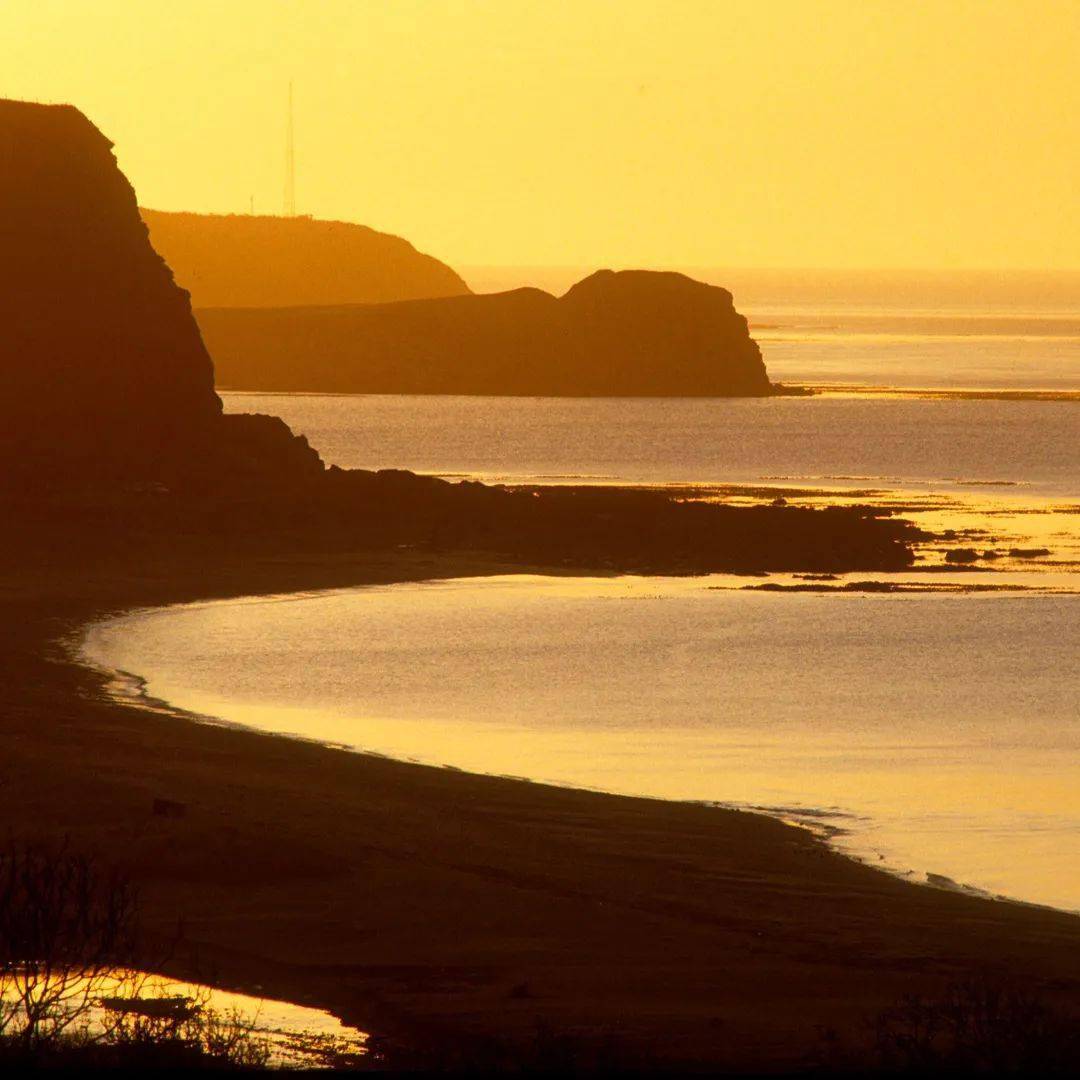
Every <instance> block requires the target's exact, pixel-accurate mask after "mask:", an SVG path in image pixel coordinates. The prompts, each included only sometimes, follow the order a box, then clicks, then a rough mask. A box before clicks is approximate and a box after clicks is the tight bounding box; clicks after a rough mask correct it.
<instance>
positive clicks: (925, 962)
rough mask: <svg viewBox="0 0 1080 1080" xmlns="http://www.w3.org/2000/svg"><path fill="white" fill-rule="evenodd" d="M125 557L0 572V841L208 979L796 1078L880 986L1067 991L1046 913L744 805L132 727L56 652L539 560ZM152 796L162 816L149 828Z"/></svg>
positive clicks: (1071, 994) (450, 1042)
mask: <svg viewBox="0 0 1080 1080" xmlns="http://www.w3.org/2000/svg"><path fill="white" fill-rule="evenodd" d="M147 555H148V553H146V552H143V553H142V556H141V558H140V559H139V560H137V565H136V566H135V567H133V566H132V565H131V563H130V555H128V556H127V557H124V553H115V554H114V555H113V557H111V558H109V557H107V558H105V559H103V560H98V561H97V562H96V563H95V562H94V561H93V560H91V563H90V566H89V572H87V561H86V558H85V556H84V557H83V559H82V560H81V562H82V565H81V566H79V564H78V563H76V564H75V566H72V567H71V568H70V569H68V570H66V571H63V570H58V569H56V565H57V564H56V563H55V562H53V561H52V560H51V559H50V558H49V553H48V552H43V553H41V555H40V556H39V558H38V559H37V560H36V561H37V562H38V565H37V567H36V568H35V567H33V566H31V567H29V568H28V567H27V565H26V563H25V562H24V563H23V564H22V565H16V566H14V567H12V568H11V569H12V570H13V571H14V572H8V573H5V574H4V575H3V577H2V578H0V585H2V586H3V592H2V595H3V597H4V601H5V603H4V618H3V623H2V624H0V635H2V637H3V640H4V641H5V645H6V646H7V648H6V649H5V682H6V691H7V692H6V694H5V697H4V701H5V705H6V707H7V712H8V725H7V726H8V728H9V732H8V735H9V737H8V739H7V740H6V743H7V746H8V754H7V758H8V761H7V763H6V768H5V769H4V771H3V774H2V775H3V783H4V787H5V794H6V795H7V797H8V804H9V806H10V807H11V812H10V814H9V829H10V830H11V831H12V832H13V834H32V833H37V834H38V835H43V836H52V837H54V838H55V837H56V836H57V835H64V834H67V835H69V836H70V837H71V842H72V843H73V844H77V845H79V846H81V847H86V848H88V849H91V850H96V851H99V852H100V853H101V854H102V855H103V857H109V858H111V859H113V860H115V861H118V862H119V863H120V864H121V865H123V866H124V867H125V868H126V869H128V871H129V872H130V873H131V874H132V876H133V877H134V878H135V880H136V881H137V882H138V884H139V885H140V888H141V891H142V895H143V898H144V911H145V914H146V917H147V920H148V923H149V924H150V925H151V927H156V928H158V929H159V930H160V931H161V932H164V931H165V928H166V927H168V926H170V925H172V923H173V922H174V921H175V918H176V917H177V916H183V917H184V919H185V921H186V924H187V926H188V936H189V939H190V941H191V943H192V944H193V945H197V946H198V949H199V953H200V955H201V956H202V958H203V961H204V962H208V963H210V964H211V965H212V967H213V970H214V972H215V974H216V978H215V981H216V982H218V983H220V984H222V985H227V986H234V987H236V988H240V989H254V990H255V991H256V992H258V993H265V994H266V995H267V996H277V997H282V998H285V999H288V1000H294V1001H297V1002H298V1003H303V1004H316V1005H318V1006H320V1007H324V1008H327V1009H329V1010H331V1011H332V1012H334V1014H335V1015H337V1016H339V1017H341V1018H342V1019H343V1020H344V1021H346V1022H348V1023H350V1024H354V1025H355V1026H358V1027H360V1028H361V1029H363V1030H368V1031H373V1032H376V1033H377V1034H379V1035H381V1036H387V1037H389V1039H390V1040H391V1043H390V1045H391V1047H392V1048H396V1049H394V1052H393V1053H392V1054H391V1060H392V1061H396V1062H398V1063H401V1062H411V1063H415V1062H418V1061H419V1062H423V1061H427V1062H429V1063H430V1062H434V1061H452V1060H457V1059H459V1058H460V1057H461V1055H468V1054H475V1052H476V1051H477V1048H478V1047H482V1048H486V1050H485V1052H488V1051H491V1050H492V1048H493V1047H495V1048H498V1047H502V1048H504V1049H505V1048H507V1047H513V1048H516V1049H517V1051H520V1052H524V1053H527V1052H528V1048H530V1047H533V1046H534V1045H535V1042H536V1038H537V1034H536V1032H537V1024H538V1022H539V1023H542V1024H544V1025H546V1026H547V1028H548V1029H549V1030H552V1031H556V1032H562V1031H569V1032H572V1033H574V1035H575V1037H580V1038H581V1039H584V1040H589V1039H592V1040H602V1039H608V1038H615V1039H617V1040H618V1041H620V1043H624V1044H625V1045H626V1046H627V1047H628V1048H629V1049H630V1050H632V1052H634V1053H635V1054H637V1053H640V1054H643V1055H645V1057H643V1058H642V1060H645V1059H648V1058H649V1057H650V1056H652V1057H656V1056H657V1055H659V1056H660V1057H661V1058H662V1059H663V1060H664V1061H665V1062H668V1063H671V1064H674V1065H678V1064H683V1065H686V1064H688V1063H691V1062H697V1063H700V1062H706V1063H710V1064H721V1065H724V1066H726V1067H731V1068H739V1067H742V1068H753V1069H755V1070H761V1069H762V1068H766V1067H769V1068H780V1069H783V1068H792V1067H796V1066H799V1065H805V1064H807V1063H808V1062H809V1063H812V1059H813V1055H814V1054H815V1052H816V1051H815V1047H816V1046H817V1045H818V1043H817V1037H816V1035H815V1031H816V1029H817V1028H819V1027H820V1026H821V1025H826V1026H829V1027H832V1028H834V1029H836V1030H838V1031H841V1032H843V1033H846V1034H849V1035H852V1036H853V1037H858V1036H859V1034H860V1032H861V1026H860V1025H861V1023H862V1020H863V1019H864V1018H865V1017H866V1016H868V1015H872V1014H873V1013H874V1012H875V1011H876V1010H877V1009H879V1008H884V1007H887V1006H888V1005H891V1004H893V1003H894V1002H895V1001H897V1000H899V998H900V997H902V995H903V994H904V993H906V992H922V993H929V992H932V991H934V990H936V989H940V988H941V987H942V986H943V985H944V983H945V982H947V981H948V980H949V979H950V978H956V977H960V976H962V975H963V973H965V972H968V973H973V972H978V971H986V970H996V971H999V972H1005V973H1008V974H1009V975H1010V976H1011V977H1015V978H1018V979H1023V980H1025V981H1026V982H1028V983H1029V984H1030V985H1033V986H1038V987H1041V988H1044V989H1045V991H1046V993H1048V994H1050V995H1051V996H1052V997H1053V999H1054V1000H1055V1001H1060V1002H1062V1003H1064V1004H1065V1006H1066V1007H1068V1008H1080V979H1078V977H1077V976H1076V970H1077V965H1076V959H1077V958H1078V957H1080V919H1077V918H1076V917H1074V916H1072V915H1068V914H1064V913H1060V912H1057V911H1047V910H1043V909H1030V908H1028V907H1026V906H1021V905H1012V904H1000V903H995V902H993V901H985V900H981V899H976V898H972V897H970V896H966V895H963V894H956V893H952V892H948V891H944V890H938V889H932V888H920V887H918V886H916V885H913V884H906V883H904V882H902V881H900V880H898V879H895V878H893V877H892V876H890V875H888V874H886V873H883V872H882V871H880V870H878V869H876V868H873V867H868V866H864V865H862V864H860V863H857V862H855V861H854V860H852V859H850V858H848V857H847V856H845V855H840V854H836V853H834V852H832V851H831V850H829V849H827V848H825V847H824V846H823V845H822V844H821V842H820V841H819V840H818V839H816V838H814V837H813V836H812V835H811V834H809V833H808V832H807V831H806V830H804V829H801V828H798V827H795V826H789V825H786V824H783V823H781V822H779V821H777V820H775V819H772V818H768V817H764V816H761V815H757V814H752V813H746V812H742V811H733V810H726V809H723V808H721V807H702V806H694V805H691V804H680V803H664V802H661V801H658V800H649V799H636V798H631V797H624V796H613V795H605V794H598V793H593V792H588V791H581V790H577V789H564V788H554V787H546V786H541V785H538V784H533V783H528V782H524V781H518V780H509V779H502V778H497V777H484V776H475V775H471V774H466V773H461V772H458V771H456V770H453V769H445V768H432V767H429V766H423V765H415V764H408V763H400V762H396V761H392V760H390V759H384V758H378V757H375V756H373V755H365V754H358V753H354V752H348V753H343V752H341V751H336V750H333V749H327V748H324V747H321V746H317V745H312V744H306V743H304V742H301V741H298V740H290V739H282V738H279V737H277V736H273V735H265V734H261V733H255V732H251V731H246V730H233V729H229V728H225V727H217V726H211V725H202V724H193V723H190V722H187V721H181V722H177V720H176V719H175V718H171V717H164V716H154V715H152V714H147V713H146V711H145V710H136V709H133V708H129V707H124V706H121V705H118V704H116V703H115V702H109V701H104V700H102V699H101V697H100V690H101V683H100V679H96V678H95V677H94V676H93V674H92V673H91V672H89V671H88V670H87V669H83V670H81V671H80V670H78V669H76V668H75V667H74V666H73V665H71V664H70V662H69V661H65V660H64V659H63V658H62V657H60V656H59V654H58V650H57V643H58V642H59V641H60V640H61V639H62V638H63V637H64V635H65V634H67V633H70V632H72V631H73V630H74V629H75V628H76V627H77V626H78V625H80V624H82V623H85V622H86V621H88V620H90V619H92V618H94V616H98V617H101V616H103V615H105V614H106V613H108V612H116V611H118V610H122V609H124V608H126V607H129V606H132V605H136V604H143V605H147V606H149V605H160V604H164V603H169V602H173V603H182V602H190V601H195V600H198V599H210V598H215V597H219V598H223V597H225V596H234V597H235V596H238V595H242V594H247V595H259V594H260V593H263V594H265V593H275V592H276V593H281V592H288V591H294V590H295V591H299V590H303V589H314V588H331V587H342V586H355V585H360V584H365V583H369V584H378V583H383V584H385V583H390V582H392V581H404V580H417V579H418V578H421V577H426V578H431V577H446V576H458V575H460V574H462V572H463V570H464V571H466V572H468V571H472V572H473V573H492V572H496V573H497V572H499V571H500V570H507V569H510V570H516V571H519V572H520V571H521V570H523V569H544V568H539V567H522V566H520V565H517V566H510V565H508V564H500V563H497V562H495V561H494V560H492V559H490V558H483V557H480V556H476V557H470V556H457V557H439V556H420V555H416V554H412V555H404V554H401V553H392V554H387V553H385V552H370V553H366V554H363V555H361V556H351V557H343V556H337V557H334V556H315V555H312V554H310V553H308V554H302V555H297V556H293V557H289V556H281V555H276V556H275V555H267V554H265V553H264V554H263V555H262V556H259V557H255V558H251V557H246V558H242V559H238V558H237V557H236V556H235V555H234V556H233V557H231V558H225V557H223V556H222V552H220V551H218V552H215V555H214V558H210V559H208V558H206V554H205V552H201V551H194V552H191V553H188V554H187V555H184V554H182V553H178V552H177V551H174V550H169V549H166V550H165V551H159V552H156V553H150V555H149V557H147ZM31 561H35V560H31ZM556 572H557V573H561V574H565V573H567V568H566V567H560V568H558V570H557V571H556ZM87 761H92V762H93V768H92V769H87V768H86V763H87ZM316 777H317V779H318V783H316V784H313V783H312V781H313V780H314V779H316ZM158 795H160V796H163V797H168V798H174V799H175V800H176V801H179V802H182V803H183V804H184V805H185V807H186V808H187V812H186V816H185V817H184V818H182V819H179V820H177V821H172V820H164V819H160V818H156V817H153V816H152V814H151V811H150V804H151V801H152V798H154V797H156V796H158ZM822 985H829V986H830V993H829V994H828V996H827V997H823V996H822V995H821V994H820V987H821V986H822ZM500 1052H501V1051H500ZM425 1055H427V1056H426V1057H425ZM455 1055H457V1057H455Z"/></svg>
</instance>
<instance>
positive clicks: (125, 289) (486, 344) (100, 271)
mask: <svg viewBox="0 0 1080 1080" xmlns="http://www.w3.org/2000/svg"><path fill="white" fill-rule="evenodd" d="M0 147H2V148H3V151H4V155H5V156H4V158H3V160H2V161H0V166H2V167H0V245H2V246H0V253H2V255H3V258H2V259H0V333H2V335H3V336H2V337H0V379H2V380H3V385H4V389H5V397H4V402H5V405H7V408H6V409H5V412H4V416H3V422H2V424H0V503H2V509H3V513H4V515H5V518H4V520H5V525H6V526H7V531H6V533H5V536H4V537H3V550H4V551H5V552H6V553H8V554H10V553H11V552H12V551H14V550H16V549H18V550H21V551H23V552H24V553H26V552H34V551H37V550H40V549H41V548H42V546H43V545H44V546H48V545H55V544H56V543H57V541H58V540H61V541H63V542H64V543H67V544H69V545H71V546H73V547H76V548H77V549H78V550H79V551H83V550H86V549H87V548H88V547H92V546H97V547H98V548H101V549H104V550H105V551H108V552H109V553H113V552H116V553H119V555H120V556H121V557H123V555H124V553H125V552H128V551H130V550H132V549H134V548H143V547H145V548H147V549H149V548H153V547H156V548H157V549H158V550H159V551H162V550H163V551H170V552H175V551H176V550H177V549H178V548H180V547H182V546H183V545H184V544H194V546H195V548H196V549H197V550H198V551H199V552H200V553H201V556H200V557H205V555H206V553H207V552H212V551H215V550H221V546H222V545H224V546H225V549H226V550H227V551H228V552H230V553H231V554H232V555H235V554H236V552H237V551H238V550H252V549H256V548H257V549H258V550H260V551H261V552H262V553H263V554H266V553H267V552H269V553H277V552H281V551H287V552H290V553H293V554H295V553H296V552H298V551H305V552H306V551H313V552H315V551H317V552H319V553H320V554H322V555H325V554H327V553H328V552H330V553H335V555H340V554H341V553H345V554H346V555H347V554H348V553H350V552H353V551H355V550H356V549H357V548H358V547H365V546H381V547H389V548H399V547H410V548H413V547H427V548H432V549H438V550H465V551H486V552H489V553H496V554H498V555H499V556H501V557H505V558H509V559H511V560H514V561H517V562H519V563H520V562H528V563H530V564H532V565H539V564H546V565H552V564H559V565H573V566H578V567H586V566H588V567H597V566H603V567H609V568H612V569H636V570H645V571H649V570H652V571H665V572H671V571H689V572H703V571H708V570H717V569H732V568H738V569H749V570H772V569H799V570H808V571H815V570H817V571H820V570H835V569H840V568H858V569H871V568H873V569H880V568H895V567H900V566H904V565H907V564H908V563H909V562H910V561H911V559H912V553H911V550H910V546H909V543H908V541H909V539H910V537H911V534H912V529H911V527H910V526H908V525H907V524H906V523H904V522H900V521H889V520H885V519H882V518H881V517H880V516H879V515H877V514H876V513H875V512H874V511H872V510H863V509H859V508H849V509H839V508H834V509H833V510H828V511H818V510H806V509H799V508H795V507H779V506H778V507H757V508H748V507H728V506H716V505H711V504H708V503H706V502H695V501H691V500H689V499H679V498H672V497H670V496H669V495H668V494H666V493H664V492H660V491H625V490H598V489H573V488H565V489H554V490H553V489H532V490H522V491H514V490H507V489H504V488H500V487H490V486H485V485H483V484H476V483H461V484H451V483H447V482H446V481H444V480H440V479H436V478H434V477H424V476H416V475H414V474H412V473H406V472H399V471H393V470H386V471H383V472H378V473H373V472H365V471H362V470H351V471H350V470H342V469H337V468H333V467H332V468H329V469H327V468H324V466H323V463H322V461H321V460H320V458H319V455H318V454H317V453H316V452H315V451H314V450H313V449H312V448H311V447H310V446H308V444H307V440H306V439H304V438H302V437H298V436H296V435H294V434H293V433H292V432H291V431H290V430H289V428H288V427H287V426H286V425H285V424H284V422H282V421H281V420H280V419H278V418H277V417H271V416H249V415H234V416H223V415H222V412H221V403H220V401H219V400H218V398H217V396H216V394H215V393H214V389H213V368H212V365H211V362H210V357H209V356H208V354H207V351H206V348H205V347H204V345H203V342H202V339H201V338H200V336H199V331H198V328H197V327H196V325H195V322H194V319H193V317H192V313H191V308H190V304H189V301H188V295H187V293H186V292H185V291H184V290H183V289H181V288H180V287H179V286H178V285H177V284H176V283H175V282H174V281H173V278H172V274H171V272H170V271H169V268H168V267H167V266H166V264H165V262H164V261H163V260H162V259H161V258H160V257H159V256H158V255H157V254H156V253H155V252H154V250H153V248H152V247H151V246H150V241H149V238H148V235H147V229H146V226H145V225H144V224H143V222H142V221H141V219H140V217H139V213H138V208H137V206H136V202H135V195H134V192H133V191H132V189H131V185H130V184H129V183H128V182H127V181H126V180H125V179H124V177H123V175H122V174H121V173H120V171H119V169H118V168H117V166H116V162H115V160H114V158H113V155H112V152H111V144H110V143H109V141H108V140H107V139H106V138H105V137H104V136H103V135H102V134H101V133H100V132H99V131H98V130H97V129H96V128H95V127H94V126H93V125H92V124H91V123H90V122H89V121H88V120H87V119H86V118H85V117H84V116H83V115H82V114H81V113H79V112H78V111H77V110H75V109H73V108H71V107H69V106H43V105H33V104H26V103H20V102H4V101H0ZM299 310H300V313H301V314H302V315H305V314H307V313H308V312H310V311H311V310H312V309H299ZM314 310H315V311H316V312H318V311H328V312H330V313H331V316H332V319H339V318H340V319H343V320H344V321H345V327H344V328H345V329H349V327H351V326H352V325H353V324H354V321H355V320H354V313H357V312H359V313H360V315H359V318H360V324H361V325H362V326H365V327H366V333H367V336H366V340H367V341H368V343H369V345H371V346H372V347H374V346H376V345H377V346H378V347H379V349H380V350H382V351H381V352H380V355H381V356H383V357H384V359H385V362H386V370H387V371H392V370H393V368H394V365H395V364H396V365H398V366H399V367H400V368H401V369H402V370H406V371H410V372H415V371H417V370H421V369H422V368H421V366H420V365H419V363H418V361H419V360H420V359H423V358H425V357H426V358H427V359H428V361H429V369H430V370H435V369H436V367H437V366H438V365H436V364H435V359H436V358H439V359H440V363H441V362H442V361H443V360H444V359H445V358H446V357H450V358H451V359H454V360H456V361H460V362H461V363H462V364H464V363H465V361H468V370H470V371H472V372H473V373H477V372H479V373H481V374H484V373H486V375H487V376H488V377H489V380H495V381H488V382H481V383H480V384H479V385H484V386H490V387H494V386H495V385H500V386H502V385H505V381H506V378H507V372H508V371H509V372H511V374H516V375H520V376H521V378H520V380H519V381H518V382H516V383H513V385H515V386H519V387H524V386H529V385H536V382H535V380H536V379H537V377H538V376H541V375H545V373H550V371H551V370H552V367H551V365H552V363H554V364H555V368H554V370H557V371H560V372H562V373H563V377H565V378H570V377H573V378H574V379H576V382H575V385H576V386H578V387H579V388H581V392H596V393H599V392H601V391H602V390H605V391H608V392H610V390H611V389H617V390H619V391H621V392H623V393H628V392H639V393H643V392H660V391H661V389H662V388H667V389H668V391H669V392H674V388H676V387H679V388H681V389H682V392H691V388H694V387H696V388H698V389H699V391H701V392H713V393H720V392H728V393H767V392H768V390H769V385H768V382H767V380H766V379H765V372H764V368H763V367H762V364H761V358H760V356H759V355H758V353H757V348H756V346H754V344H753V342H752V341H750V339H749V337H748V335H747V333H746V324H745V321H744V320H743V319H741V317H739V316H738V315H736V314H735V312H734V310H733V308H732V306H731V297H730V295H729V294H727V293H726V292H724V291H723V290H720V289H712V288H709V287H708V286H704V285H699V284H697V283H695V282H691V281H689V280H688V279H686V278H682V277H679V276H678V275H663V274H661V275H653V274H624V275H613V274H599V275H595V276H594V277H592V278H590V279H588V280H587V281H585V282H582V283H581V284H580V285H578V286H576V287H575V288H574V289H572V290H571V291H570V292H569V293H568V294H567V295H566V296H565V297H563V298H562V299H561V300H556V299H555V298H554V297H551V296H548V295H547V294H545V293H540V292H536V291H535V290H532V291H529V290H526V291H524V292H520V293H508V294H505V295H502V296H494V297H471V296H465V297H456V298H451V299H447V300H437V301H416V302H409V301H406V302H403V303H400V304H393V305H379V306H375V307H369V308H329V309H314ZM402 312H405V313H406V316H402V314H401V313H402ZM247 314H248V315H250V316H271V317H273V318H280V317H281V311H280V309H279V310H275V311H271V312H258V311H254V312H249V313H247ZM403 319H404V321H403ZM260 325H262V324H260ZM322 325H329V324H327V323H323V324H322ZM406 331H407V333H406ZM403 335H404V336H403ZM530 335H535V337H536V341H535V342H533V341H531V340H530ZM405 343H408V349H411V350H412V351H411V352H409V351H407V350H405ZM434 345H438V347H439V349H440V350H443V351H440V352H438V353H425V352H423V350H424V349H430V348H433V347H434ZM403 350H404V351H403ZM562 350H566V353H565V355H564V354H563V352H562ZM508 356H510V357H511V358H512V359H511V360H509V361H508V360H507V357H508ZM627 358H629V359H627ZM545 365H546V366H545ZM445 367H446V365H445V364H443V368H444V369H445ZM320 370H323V369H320ZM545 377H549V375H545ZM530 379H533V380H534V381H533V382H530V381H529V380H530ZM710 380H711V381H710ZM706 388H708V389H706Z"/></svg>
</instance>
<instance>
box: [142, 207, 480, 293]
mask: <svg viewBox="0 0 1080 1080" xmlns="http://www.w3.org/2000/svg"><path fill="white" fill-rule="evenodd" d="M142 216H143V220H144V221H145V222H146V224H147V225H148V226H149V228H150V240H151V242H152V243H153V245H154V248H155V250H157V251H159V252H160V253H161V254H162V255H163V256H164V258H165V259H166V261H167V262H168V264H169V265H170V266H171V267H172V269H173V272H174V273H175V274H176V280H177V281H179V282H180V284H181V285H183V286H184V288H185V289H188V290H189V291H190V293H191V302H192V304H193V305H194V306H195V307H196V308H203V307H278V306H290V305H295V304H358V303H365V304H367V303H382V302H384V301H391V300H411V299H415V298H417V297H427V296H461V295H464V294H466V293H468V292H469V287H468V285H466V284H465V282H464V281H463V280H462V279H461V277H460V276H459V275H458V274H457V273H455V272H454V271H453V270H452V269H451V268H450V267H449V266H447V265H446V264H445V263H442V262H439V260H438V259H435V258H432V256H430V255H424V254H423V253H422V252H419V251H417V250H416V248H414V247H413V246H412V244H410V243H409V242H408V241H407V240H403V239H402V238H401V237H400V236H391V235H390V234H389V233H382V232H376V230H375V229H369V228H368V227H367V226H366V225H353V224H350V223H349V222H344V221H318V220H316V219H314V218H310V217H271V216H266V215H249V214H187V213H169V212H166V211H163V210H147V209H145V208H144V209H143V210H142Z"/></svg>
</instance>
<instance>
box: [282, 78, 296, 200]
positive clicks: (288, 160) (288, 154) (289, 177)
mask: <svg viewBox="0 0 1080 1080" xmlns="http://www.w3.org/2000/svg"><path fill="white" fill-rule="evenodd" d="M292 86H293V84H292V83H291V82H290V83H289V118H288V121H287V123H286V126H285V200H284V214H285V216H286V217H296V154H295V150H294V147H293V92H292Z"/></svg>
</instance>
